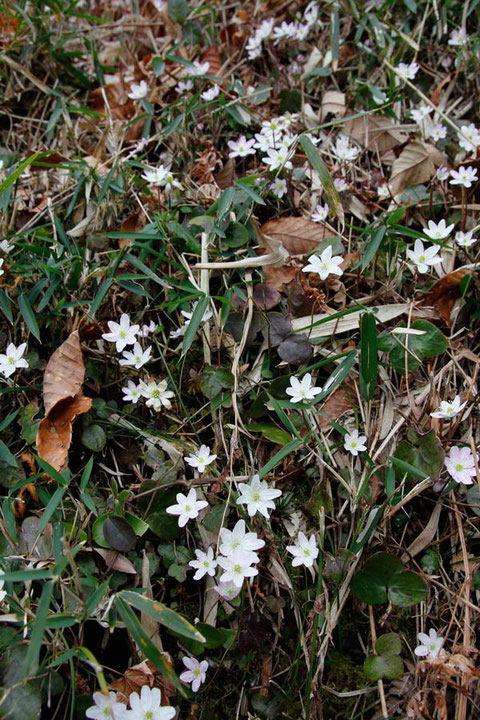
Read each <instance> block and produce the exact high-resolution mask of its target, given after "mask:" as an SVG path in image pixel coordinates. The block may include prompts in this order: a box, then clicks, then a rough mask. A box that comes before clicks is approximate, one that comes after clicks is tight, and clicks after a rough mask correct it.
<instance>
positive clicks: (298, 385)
mask: <svg viewBox="0 0 480 720" xmlns="http://www.w3.org/2000/svg"><path fill="white" fill-rule="evenodd" d="M285 392H286V393H287V395H290V402H292V403H297V402H303V401H304V400H313V398H314V397H315V396H316V395H318V394H319V393H321V392H322V388H321V387H315V386H313V385H312V376H311V374H310V373H305V375H304V376H303V378H302V379H301V380H299V379H298V378H296V377H295V376H294V375H292V377H291V378H290V387H288V388H287V389H286V390H285Z"/></svg>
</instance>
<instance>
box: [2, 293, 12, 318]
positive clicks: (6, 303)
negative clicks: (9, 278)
mask: <svg viewBox="0 0 480 720" xmlns="http://www.w3.org/2000/svg"><path fill="white" fill-rule="evenodd" d="M0 310H1V311H2V312H3V314H4V315H5V317H6V318H7V320H8V322H9V323H10V324H11V325H13V313H12V306H11V305H10V299H9V297H8V295H7V294H6V292H5V290H0Z"/></svg>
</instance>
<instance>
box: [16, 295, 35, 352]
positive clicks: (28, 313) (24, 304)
mask: <svg viewBox="0 0 480 720" xmlns="http://www.w3.org/2000/svg"><path fill="white" fill-rule="evenodd" d="M17 303H18V309H19V310H20V312H21V313H22V317H23V319H24V320H25V325H26V326H27V327H28V329H29V330H30V332H31V333H32V335H33V336H34V337H36V338H37V340H38V341H39V342H40V330H39V328H38V323H37V319H36V317H35V313H34V312H33V310H32V306H31V305H30V303H29V302H28V299H27V296H26V295H19V296H18V298H17Z"/></svg>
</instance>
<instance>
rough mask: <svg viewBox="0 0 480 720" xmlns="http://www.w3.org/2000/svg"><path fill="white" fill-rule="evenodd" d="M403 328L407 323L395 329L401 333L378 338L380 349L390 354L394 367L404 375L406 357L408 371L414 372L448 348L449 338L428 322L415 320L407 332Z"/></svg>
mask: <svg viewBox="0 0 480 720" xmlns="http://www.w3.org/2000/svg"><path fill="white" fill-rule="evenodd" d="M402 328H405V323H400V325H398V326H397V328H395V330H396V331H398V330H400V332H395V331H393V332H392V333H385V334H383V335H380V337H379V338H378V349H379V350H382V351H384V352H388V353H390V362H391V364H392V366H393V367H394V368H395V370H399V371H400V372H402V373H404V372H405V356H406V363H407V370H408V372H413V371H414V370H416V369H417V368H418V367H419V366H420V363H421V362H422V361H423V359H424V358H429V357H436V356H437V355H441V354H442V353H444V352H445V350H446V349H447V347H448V342H447V338H446V337H445V336H444V335H443V333H442V332H440V330H439V329H438V328H437V327H435V325H432V323H430V322H428V320H415V322H413V323H412V324H411V325H410V328H408V329H407V328H405V332H402V331H401V330H402ZM410 331H412V332H410ZM405 347H406V348H407V350H406V349H405Z"/></svg>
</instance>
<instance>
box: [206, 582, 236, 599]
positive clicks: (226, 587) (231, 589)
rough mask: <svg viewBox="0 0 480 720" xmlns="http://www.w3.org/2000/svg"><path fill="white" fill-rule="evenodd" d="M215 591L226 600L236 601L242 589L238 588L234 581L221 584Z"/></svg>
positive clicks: (216, 586) (215, 587)
mask: <svg viewBox="0 0 480 720" xmlns="http://www.w3.org/2000/svg"><path fill="white" fill-rule="evenodd" d="M213 589H214V590H216V591H217V593H218V594H219V595H220V597H222V598H223V599H224V600H234V599H235V598H236V597H237V595H239V594H240V591H241V588H238V587H237V586H236V585H235V583H234V582H232V581H230V582H226V583H224V582H219V583H218V585H215V586H214V588H213Z"/></svg>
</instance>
